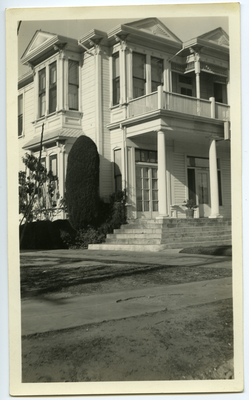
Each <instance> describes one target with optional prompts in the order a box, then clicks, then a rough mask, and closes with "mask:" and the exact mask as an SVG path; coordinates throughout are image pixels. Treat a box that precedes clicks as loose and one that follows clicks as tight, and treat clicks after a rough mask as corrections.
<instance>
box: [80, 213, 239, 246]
mask: <svg viewBox="0 0 249 400" xmlns="http://www.w3.org/2000/svg"><path fill="white" fill-rule="evenodd" d="M231 243H232V237H231V219H230V218H218V219H208V218H200V219H197V218H196V219H176V218H167V219H164V220H144V219H141V220H139V219H138V220H134V221H129V223H128V224H126V225H122V226H121V228H120V229H115V230H114V232H113V233H112V234H109V235H107V237H106V242H105V243H102V244H91V245H89V246H88V249H89V250H127V251H163V250H168V249H182V248H186V247H194V246H203V247H204V246H205V247H207V246H212V245H213V246H222V245H223V246H224V245H231Z"/></svg>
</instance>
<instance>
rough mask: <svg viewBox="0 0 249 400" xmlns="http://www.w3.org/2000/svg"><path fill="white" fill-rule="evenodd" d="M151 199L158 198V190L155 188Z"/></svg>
mask: <svg viewBox="0 0 249 400" xmlns="http://www.w3.org/2000/svg"><path fill="white" fill-rule="evenodd" d="M152 200H158V191H157V190H153V191H152Z"/></svg>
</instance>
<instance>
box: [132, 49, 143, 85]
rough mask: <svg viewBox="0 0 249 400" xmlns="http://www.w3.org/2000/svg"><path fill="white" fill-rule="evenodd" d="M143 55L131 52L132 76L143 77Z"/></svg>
mask: <svg viewBox="0 0 249 400" xmlns="http://www.w3.org/2000/svg"><path fill="white" fill-rule="evenodd" d="M145 60H146V58H145V55H144V54H138V53H133V76H134V77H136V78H141V79H145Z"/></svg>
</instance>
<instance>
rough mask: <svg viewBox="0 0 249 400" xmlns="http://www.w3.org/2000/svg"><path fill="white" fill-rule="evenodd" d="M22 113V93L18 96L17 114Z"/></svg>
mask: <svg viewBox="0 0 249 400" xmlns="http://www.w3.org/2000/svg"><path fill="white" fill-rule="evenodd" d="M21 114H23V95H22V94H21V95H20V96H18V115H21Z"/></svg>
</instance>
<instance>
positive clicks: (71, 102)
mask: <svg viewBox="0 0 249 400" xmlns="http://www.w3.org/2000/svg"><path fill="white" fill-rule="evenodd" d="M68 108H69V110H76V111H78V110H79V62H78V61H74V60H68Z"/></svg>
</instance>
